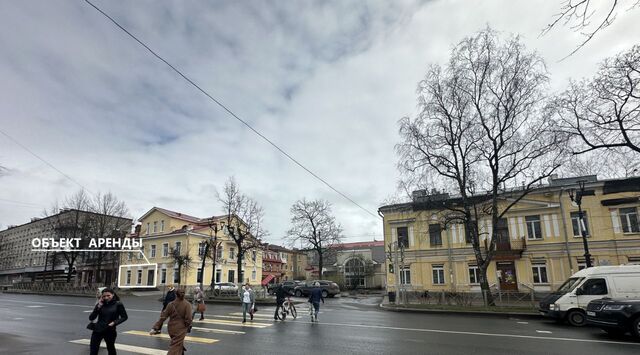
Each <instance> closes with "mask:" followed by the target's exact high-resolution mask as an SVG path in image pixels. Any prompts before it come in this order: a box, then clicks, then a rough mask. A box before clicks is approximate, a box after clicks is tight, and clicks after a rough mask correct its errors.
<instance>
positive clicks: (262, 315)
mask: <svg viewBox="0 0 640 355" xmlns="http://www.w3.org/2000/svg"><path fill="white" fill-rule="evenodd" d="M274 312H275V311H274ZM229 315H232V316H240V317H242V313H240V312H232V313H229ZM253 318H262V319H265V320H269V319H273V315H270V316H268V315H266V314H254V315H253Z"/></svg>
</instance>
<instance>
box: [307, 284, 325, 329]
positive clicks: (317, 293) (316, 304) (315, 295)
mask: <svg viewBox="0 0 640 355" xmlns="http://www.w3.org/2000/svg"><path fill="white" fill-rule="evenodd" d="M320 301H322V303H324V297H322V288H320V283H319V282H317V281H316V282H314V283H313V289H311V294H310V295H309V303H311V305H313V309H314V310H315V313H314V317H312V318H311V321H312V322H313V321H314V318H315V321H316V322H317V321H318V313H320Z"/></svg>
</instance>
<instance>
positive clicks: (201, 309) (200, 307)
mask: <svg viewBox="0 0 640 355" xmlns="http://www.w3.org/2000/svg"><path fill="white" fill-rule="evenodd" d="M196 310H197V312H200V313H204V312H206V310H207V306H206V305H205V304H204V303H198V307H197V308H196Z"/></svg>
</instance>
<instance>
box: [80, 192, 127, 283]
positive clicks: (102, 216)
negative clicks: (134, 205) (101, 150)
mask: <svg viewBox="0 0 640 355" xmlns="http://www.w3.org/2000/svg"><path fill="white" fill-rule="evenodd" d="M89 210H90V211H91V212H93V213H94V215H92V224H93V225H92V233H91V234H92V237H95V238H123V237H125V236H126V235H127V234H128V233H129V232H130V231H131V220H130V218H129V209H128V208H127V206H126V204H125V203H124V202H123V201H120V200H118V198H117V197H116V196H115V195H114V194H112V193H111V192H109V193H106V194H102V193H97V194H96V195H95V196H94V197H93V199H92V200H91V201H90V202H89ZM104 249H105V247H104V246H102V247H100V248H99V249H96V250H97V251H98V252H97V253H93V255H94V259H93V264H94V266H95V271H96V282H97V283H102V282H103V280H102V275H101V274H102V267H103V264H104V263H105V262H111V263H112V268H113V269H115V266H116V265H115V263H116V261H117V257H118V256H119V255H118V254H116V253H114V252H106V251H102V250H104Z"/></svg>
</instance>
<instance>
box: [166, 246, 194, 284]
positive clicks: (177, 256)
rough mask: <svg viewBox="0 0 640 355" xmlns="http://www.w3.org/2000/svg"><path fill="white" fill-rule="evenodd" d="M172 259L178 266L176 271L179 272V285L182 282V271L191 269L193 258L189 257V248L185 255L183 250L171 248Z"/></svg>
mask: <svg viewBox="0 0 640 355" xmlns="http://www.w3.org/2000/svg"><path fill="white" fill-rule="evenodd" d="M170 256H171V259H172V260H173V264H174V265H175V266H177V267H176V268H175V269H176V270H178V277H177V279H178V283H180V282H181V281H182V271H183V270H185V271H186V270H189V269H191V262H192V260H191V256H190V255H189V250H188V246H187V250H186V251H185V252H184V253H183V252H182V248H171V253H170Z"/></svg>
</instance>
